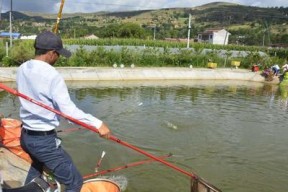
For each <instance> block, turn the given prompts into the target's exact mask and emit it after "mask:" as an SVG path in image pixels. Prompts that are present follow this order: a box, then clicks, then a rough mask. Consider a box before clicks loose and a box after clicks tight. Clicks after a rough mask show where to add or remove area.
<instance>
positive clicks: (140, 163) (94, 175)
mask: <svg viewBox="0 0 288 192" xmlns="http://www.w3.org/2000/svg"><path fill="white" fill-rule="evenodd" d="M171 156H172V154H171V153H169V154H168V155H164V156H160V157H158V158H159V159H165V158H168V157H171ZM151 162H155V160H154V159H145V160H142V161H137V162H133V163H129V164H126V165H123V166H120V167H116V168H112V169H107V170H103V171H99V172H96V173H92V174H89V175H85V176H83V179H88V178H91V177H96V176H98V175H104V174H106V173H111V172H115V171H120V170H122V169H127V168H129V167H135V166H138V165H143V164H146V163H151Z"/></svg>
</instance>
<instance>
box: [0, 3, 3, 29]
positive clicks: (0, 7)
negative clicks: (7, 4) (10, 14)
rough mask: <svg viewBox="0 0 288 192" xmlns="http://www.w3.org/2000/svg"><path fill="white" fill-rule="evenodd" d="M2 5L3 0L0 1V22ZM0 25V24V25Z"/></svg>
mask: <svg viewBox="0 0 288 192" xmlns="http://www.w3.org/2000/svg"><path fill="white" fill-rule="evenodd" d="M2 3H3V0H1V1H0V22H1V20H2V18H1V16H2ZM0 25H1V23H0Z"/></svg>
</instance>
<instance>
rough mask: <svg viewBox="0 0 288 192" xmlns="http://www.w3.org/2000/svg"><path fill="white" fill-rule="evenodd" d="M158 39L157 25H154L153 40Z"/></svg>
mask: <svg viewBox="0 0 288 192" xmlns="http://www.w3.org/2000/svg"><path fill="white" fill-rule="evenodd" d="M155 39H156V25H155V26H154V33H153V40H155Z"/></svg>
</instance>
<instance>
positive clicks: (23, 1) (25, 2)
mask: <svg viewBox="0 0 288 192" xmlns="http://www.w3.org/2000/svg"><path fill="white" fill-rule="evenodd" d="M11 1H12V9H13V11H29V12H37V13H58V11H59V8H60V4H61V0H0V9H1V12H2V13H5V12H7V11H9V10H10V7H11ZM219 1H221V2H230V3H236V4H240V5H248V6H257V7H281V6H282V7H288V0H65V4H64V8H63V13H76V12H78V13H90V12H99V11H109V12H115V11H132V10H148V9H160V8H177V7H196V6H200V5H203V4H207V3H211V2H219Z"/></svg>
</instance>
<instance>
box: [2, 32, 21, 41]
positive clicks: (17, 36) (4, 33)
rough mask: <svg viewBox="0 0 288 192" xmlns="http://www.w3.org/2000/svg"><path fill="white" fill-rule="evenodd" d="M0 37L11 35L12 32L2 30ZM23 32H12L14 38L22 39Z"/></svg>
mask: <svg viewBox="0 0 288 192" xmlns="http://www.w3.org/2000/svg"><path fill="white" fill-rule="evenodd" d="M0 37H6V38H8V37H10V32H0ZM20 37H21V33H12V38H13V39H20Z"/></svg>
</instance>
